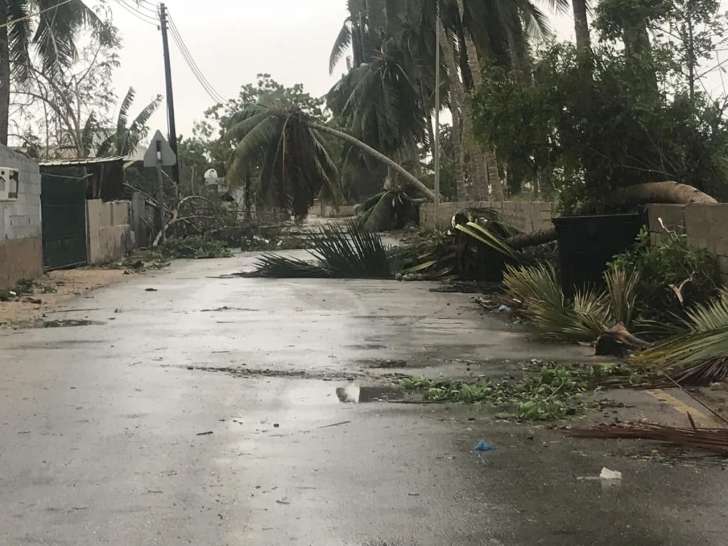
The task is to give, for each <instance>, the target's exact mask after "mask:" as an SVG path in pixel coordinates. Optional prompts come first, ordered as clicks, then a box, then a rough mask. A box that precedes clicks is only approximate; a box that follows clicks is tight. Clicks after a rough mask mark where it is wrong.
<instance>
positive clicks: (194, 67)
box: [169, 17, 225, 102]
mask: <svg viewBox="0 0 728 546" xmlns="http://www.w3.org/2000/svg"><path fill="white" fill-rule="evenodd" d="M169 23H170V25H169V28H170V30H171V31H172V38H173V39H174V41H175V43H176V44H177V47H178V48H179V51H180V53H181V54H182V57H183V58H184V60H185V62H186V63H187V66H188V67H189V68H190V70H191V71H192V73H193V74H194V76H195V78H197V81H198V82H199V83H200V85H201V86H202V88H203V89H204V90H205V92H207V94H208V95H209V96H210V98H211V99H212V100H214V101H215V102H225V99H224V98H223V96H222V95H221V94H220V93H218V92H217V90H216V89H215V87H214V86H213V85H212V84H211V83H210V82H209V80H208V79H207V77H206V76H205V74H204V73H203V72H202V70H201V69H200V67H199V65H198V64H197V62H196V61H195V58H194V57H193V56H192V53H191V52H190V49H189V48H188V47H187V44H186V43H185V41H184V39H183V38H182V35H181V34H180V31H179V29H178V28H177V25H175V23H174V20H173V19H172V18H171V17H170V18H169Z"/></svg>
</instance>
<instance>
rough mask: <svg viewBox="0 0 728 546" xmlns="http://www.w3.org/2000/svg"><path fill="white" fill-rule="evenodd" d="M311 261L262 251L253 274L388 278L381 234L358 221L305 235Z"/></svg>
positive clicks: (388, 266) (388, 261)
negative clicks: (312, 260) (312, 259)
mask: <svg viewBox="0 0 728 546" xmlns="http://www.w3.org/2000/svg"><path fill="white" fill-rule="evenodd" d="M305 241H306V246H307V248H308V253H309V254H310V255H311V256H312V257H313V258H314V259H315V261H314V262H310V261H307V260H304V259H301V258H290V257H286V256H281V255H277V254H264V255H263V256H261V257H260V258H259V259H258V262H257V263H256V271H255V273H254V275H255V276H262V277H281V278H296V277H304V278H305V277H308V278H311V277H334V278H390V277H391V276H392V265H391V257H390V253H389V251H388V249H387V248H386V246H385V245H384V243H383V242H382V238H381V236H379V235H378V234H376V233H371V232H368V231H366V230H365V229H364V228H363V227H362V226H361V225H360V224H358V223H356V222H349V223H347V224H342V225H338V224H331V225H325V226H321V227H320V228H318V230H317V231H314V232H312V233H310V234H307V235H306V236H305Z"/></svg>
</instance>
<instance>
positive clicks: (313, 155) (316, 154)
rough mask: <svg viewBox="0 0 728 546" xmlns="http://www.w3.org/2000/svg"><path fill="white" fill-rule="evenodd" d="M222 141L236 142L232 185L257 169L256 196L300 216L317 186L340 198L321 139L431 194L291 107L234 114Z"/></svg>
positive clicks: (413, 179) (355, 141)
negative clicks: (350, 148)
mask: <svg viewBox="0 0 728 546" xmlns="http://www.w3.org/2000/svg"><path fill="white" fill-rule="evenodd" d="M234 121H235V122H234V123H233V125H232V126H231V128H230V129H229V130H228V131H227V132H226V134H225V138H226V139H228V140H229V141H230V142H233V143H236V145H235V149H234V151H233V156H232V161H231V165H230V169H229V170H228V174H227V178H228V182H229V183H230V184H231V185H236V184H238V183H240V181H241V180H242V179H243V178H244V177H245V175H246V173H248V172H250V170H251V168H254V169H257V170H258V171H259V176H258V177H257V179H258V181H257V184H258V187H257V192H256V193H257V195H258V196H259V199H260V200H261V201H262V202H264V203H267V204H269V205H273V206H278V207H281V208H285V209H286V210H288V211H290V212H292V213H293V214H294V215H295V216H297V217H302V216H305V215H306V213H307V212H308V209H309V208H310V206H311V205H312V204H313V200H314V198H315V197H316V196H317V195H318V194H319V192H320V191H321V189H322V188H326V190H327V191H328V192H329V193H330V194H331V195H333V196H335V198H338V197H339V196H340V194H341V191H340V188H339V175H338V169H337V167H336V165H335V163H334V161H333V160H332V159H331V155H330V154H329V151H328V149H327V146H326V139H325V138H324V135H329V136H334V137H336V138H340V139H342V140H344V141H345V142H346V143H347V144H350V145H352V146H356V147H357V148H358V149H360V150H362V151H363V152H364V153H366V154H368V155H370V156H371V157H373V158H375V159H377V160H379V161H382V162H383V163H385V164H386V165H387V166H388V167H390V168H391V169H393V170H394V171H396V172H398V173H399V174H400V175H401V176H402V177H403V178H404V179H405V180H407V181H408V182H409V183H410V184H412V185H413V186H415V187H417V188H418V189H419V190H420V191H422V192H423V193H425V194H426V195H427V196H428V197H430V198H434V194H433V193H432V190H430V189H429V188H428V187H427V186H425V185H424V184H423V183H422V182H420V181H419V180H418V179H417V178H416V177H414V176H413V175H411V174H410V173H409V172H407V171H406V170H405V169H404V168H403V167H402V166H400V165H399V164H398V163H396V162H395V161H393V160H392V159H390V158H388V157H387V156H385V155H384V154H382V153H381V152H379V151H377V150H375V149H374V148H372V147H371V146H368V145H367V144H365V143H363V142H361V141H360V140H358V139H357V138H355V137H353V136H351V135H350V134H347V133H345V132H343V131H340V130H338V129H335V128H333V127H330V126H328V125H325V124H323V123H320V122H319V121H317V120H316V119H314V118H313V117H311V116H309V115H308V114H306V113H304V112H303V111H302V110H301V109H300V108H298V107H296V106H291V107H286V108H281V107H270V106H266V105H264V104H255V105H251V106H249V107H247V108H246V109H245V110H244V111H242V112H240V113H239V114H238V115H237V116H236V119H235V120H234Z"/></svg>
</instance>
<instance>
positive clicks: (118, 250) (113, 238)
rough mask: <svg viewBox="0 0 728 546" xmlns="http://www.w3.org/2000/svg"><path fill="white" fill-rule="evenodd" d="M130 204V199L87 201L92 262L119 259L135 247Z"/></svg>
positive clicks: (106, 261)
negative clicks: (105, 201)
mask: <svg viewBox="0 0 728 546" xmlns="http://www.w3.org/2000/svg"><path fill="white" fill-rule="evenodd" d="M130 208H131V202H130V201H109V202H107V203H104V202H103V201H102V200H101V199H91V200H88V201H86V211H87V215H86V217H87V229H88V261H89V263H90V264H104V263H108V262H113V261H116V260H120V259H121V258H123V257H124V256H125V255H126V254H127V253H128V252H129V251H130V250H131V249H132V248H134V234H133V231H132V229H131V225H130V217H131V215H130Z"/></svg>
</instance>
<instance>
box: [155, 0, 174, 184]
mask: <svg viewBox="0 0 728 546" xmlns="http://www.w3.org/2000/svg"><path fill="white" fill-rule="evenodd" d="M159 23H160V28H161V30H162V50H163V53H164V80H165V83H166V86H167V123H168V125H169V145H170V147H171V148H172V151H173V152H174V154H175V156H176V155H177V126H176V124H175V121H174V91H173V90H172V65H171V63H170V60H169V41H168V39H167V6H166V5H165V4H164V2H162V3H161V4H159ZM172 178H173V179H174V181H175V183H176V184H177V185H178V186H179V160H177V159H175V164H174V166H173V167H172Z"/></svg>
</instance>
